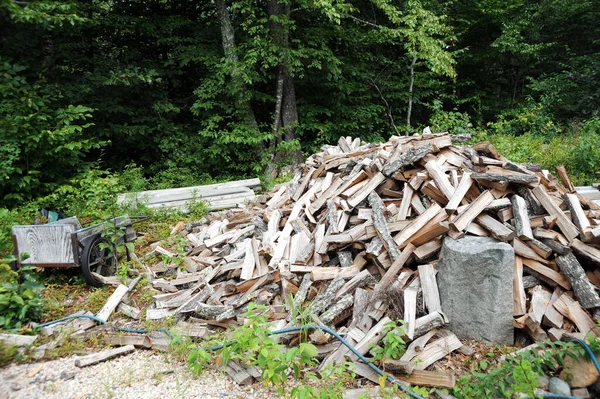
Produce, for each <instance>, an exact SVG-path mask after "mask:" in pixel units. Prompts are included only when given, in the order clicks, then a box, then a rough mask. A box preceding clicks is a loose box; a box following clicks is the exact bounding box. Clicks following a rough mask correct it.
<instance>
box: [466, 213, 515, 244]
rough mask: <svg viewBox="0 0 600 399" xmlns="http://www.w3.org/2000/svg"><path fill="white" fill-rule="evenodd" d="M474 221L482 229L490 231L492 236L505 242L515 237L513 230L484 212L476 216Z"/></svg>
mask: <svg viewBox="0 0 600 399" xmlns="http://www.w3.org/2000/svg"><path fill="white" fill-rule="evenodd" d="M475 221H476V222H477V223H478V224H479V225H480V226H482V227H483V228H484V229H486V230H487V231H489V232H490V233H492V236H494V237H496V238H497V239H499V240H501V241H504V242H507V241H510V240H512V239H513V238H514V237H515V232H514V231H513V230H511V229H509V228H508V227H506V226H505V225H504V224H502V223H500V222H499V221H498V220H496V219H494V218H493V217H492V216H490V215H488V214H486V213H482V214H480V215H479V216H477V217H476V218H475Z"/></svg>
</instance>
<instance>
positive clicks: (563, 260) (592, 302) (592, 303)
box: [556, 253, 600, 309]
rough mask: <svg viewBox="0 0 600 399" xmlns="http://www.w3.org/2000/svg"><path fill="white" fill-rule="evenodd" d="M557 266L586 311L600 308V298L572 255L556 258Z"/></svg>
mask: <svg viewBox="0 0 600 399" xmlns="http://www.w3.org/2000/svg"><path fill="white" fill-rule="evenodd" d="M556 264H557V265H558V267H559V268H560V271H561V272H563V274H564V275H565V277H566V278H567V280H569V282H570V283H571V285H572V286H573V291H574V292H575V296H576V297H577V299H579V303H580V304H581V306H583V307H584V308H586V309H591V308H596V307H598V306H600V296H598V294H597V293H596V290H595V289H594V286H593V285H592V283H590V280H589V279H588V278H587V276H586V275H585V270H583V267H581V264H580V263H579V261H578V260H577V258H576V257H575V255H573V254H572V253H570V254H567V255H561V256H557V257H556Z"/></svg>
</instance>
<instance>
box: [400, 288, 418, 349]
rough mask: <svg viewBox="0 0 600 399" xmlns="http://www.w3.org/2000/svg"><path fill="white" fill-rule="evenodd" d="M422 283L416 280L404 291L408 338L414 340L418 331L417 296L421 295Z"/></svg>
mask: <svg viewBox="0 0 600 399" xmlns="http://www.w3.org/2000/svg"><path fill="white" fill-rule="evenodd" d="M419 288H420V281H419V278H418V277H417V278H415V279H414V280H413V281H412V283H410V285H409V286H408V287H406V289H404V321H405V322H406V327H407V330H406V336H407V337H408V339H413V337H414V335H415V329H416V320H415V319H416V314H417V295H418V293H419Z"/></svg>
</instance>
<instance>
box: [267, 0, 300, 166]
mask: <svg viewBox="0 0 600 399" xmlns="http://www.w3.org/2000/svg"><path fill="white" fill-rule="evenodd" d="M268 11H269V16H271V17H276V20H274V19H273V18H272V19H270V21H269V28H270V30H271V37H272V39H273V42H274V43H275V44H276V45H277V46H278V47H279V50H280V52H281V53H282V54H283V55H282V56H281V58H280V61H279V67H278V68H277V78H276V82H277V87H276V94H275V112H274V117H273V135H274V138H273V142H272V149H273V150H275V148H276V147H277V145H278V144H279V143H280V142H281V141H282V139H283V140H285V141H292V140H295V139H296V128H295V126H294V125H295V124H297V123H298V108H297V105H296V89H295V87H294V80H293V78H292V76H291V75H290V69H289V58H288V55H287V50H288V47H289V31H288V29H287V28H285V27H284V26H283V24H282V23H281V22H279V21H280V20H281V18H282V17H283V16H286V17H287V18H289V17H290V7H289V5H288V4H283V3H280V2H279V0H269V3H268ZM282 130H283V137H282V134H281V131H282ZM284 156H292V157H293V158H294V161H295V162H300V161H301V156H302V154H301V152H300V150H297V151H295V152H294V153H293V154H277V155H276V158H275V161H280V160H282V159H283V157H284Z"/></svg>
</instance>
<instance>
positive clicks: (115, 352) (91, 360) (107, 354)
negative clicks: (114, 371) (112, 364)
mask: <svg viewBox="0 0 600 399" xmlns="http://www.w3.org/2000/svg"><path fill="white" fill-rule="evenodd" d="M134 351H135V346H133V345H126V346H122V347H120V348H115V349H107V350H105V351H102V352H99V353H94V354H91V355H87V356H83V357H81V358H79V359H75V366H76V367H87V366H93V365H94V364H98V363H101V362H104V361H106V360H109V359H112V358H115V357H117V356H121V355H126V354H128V353H131V352H134Z"/></svg>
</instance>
